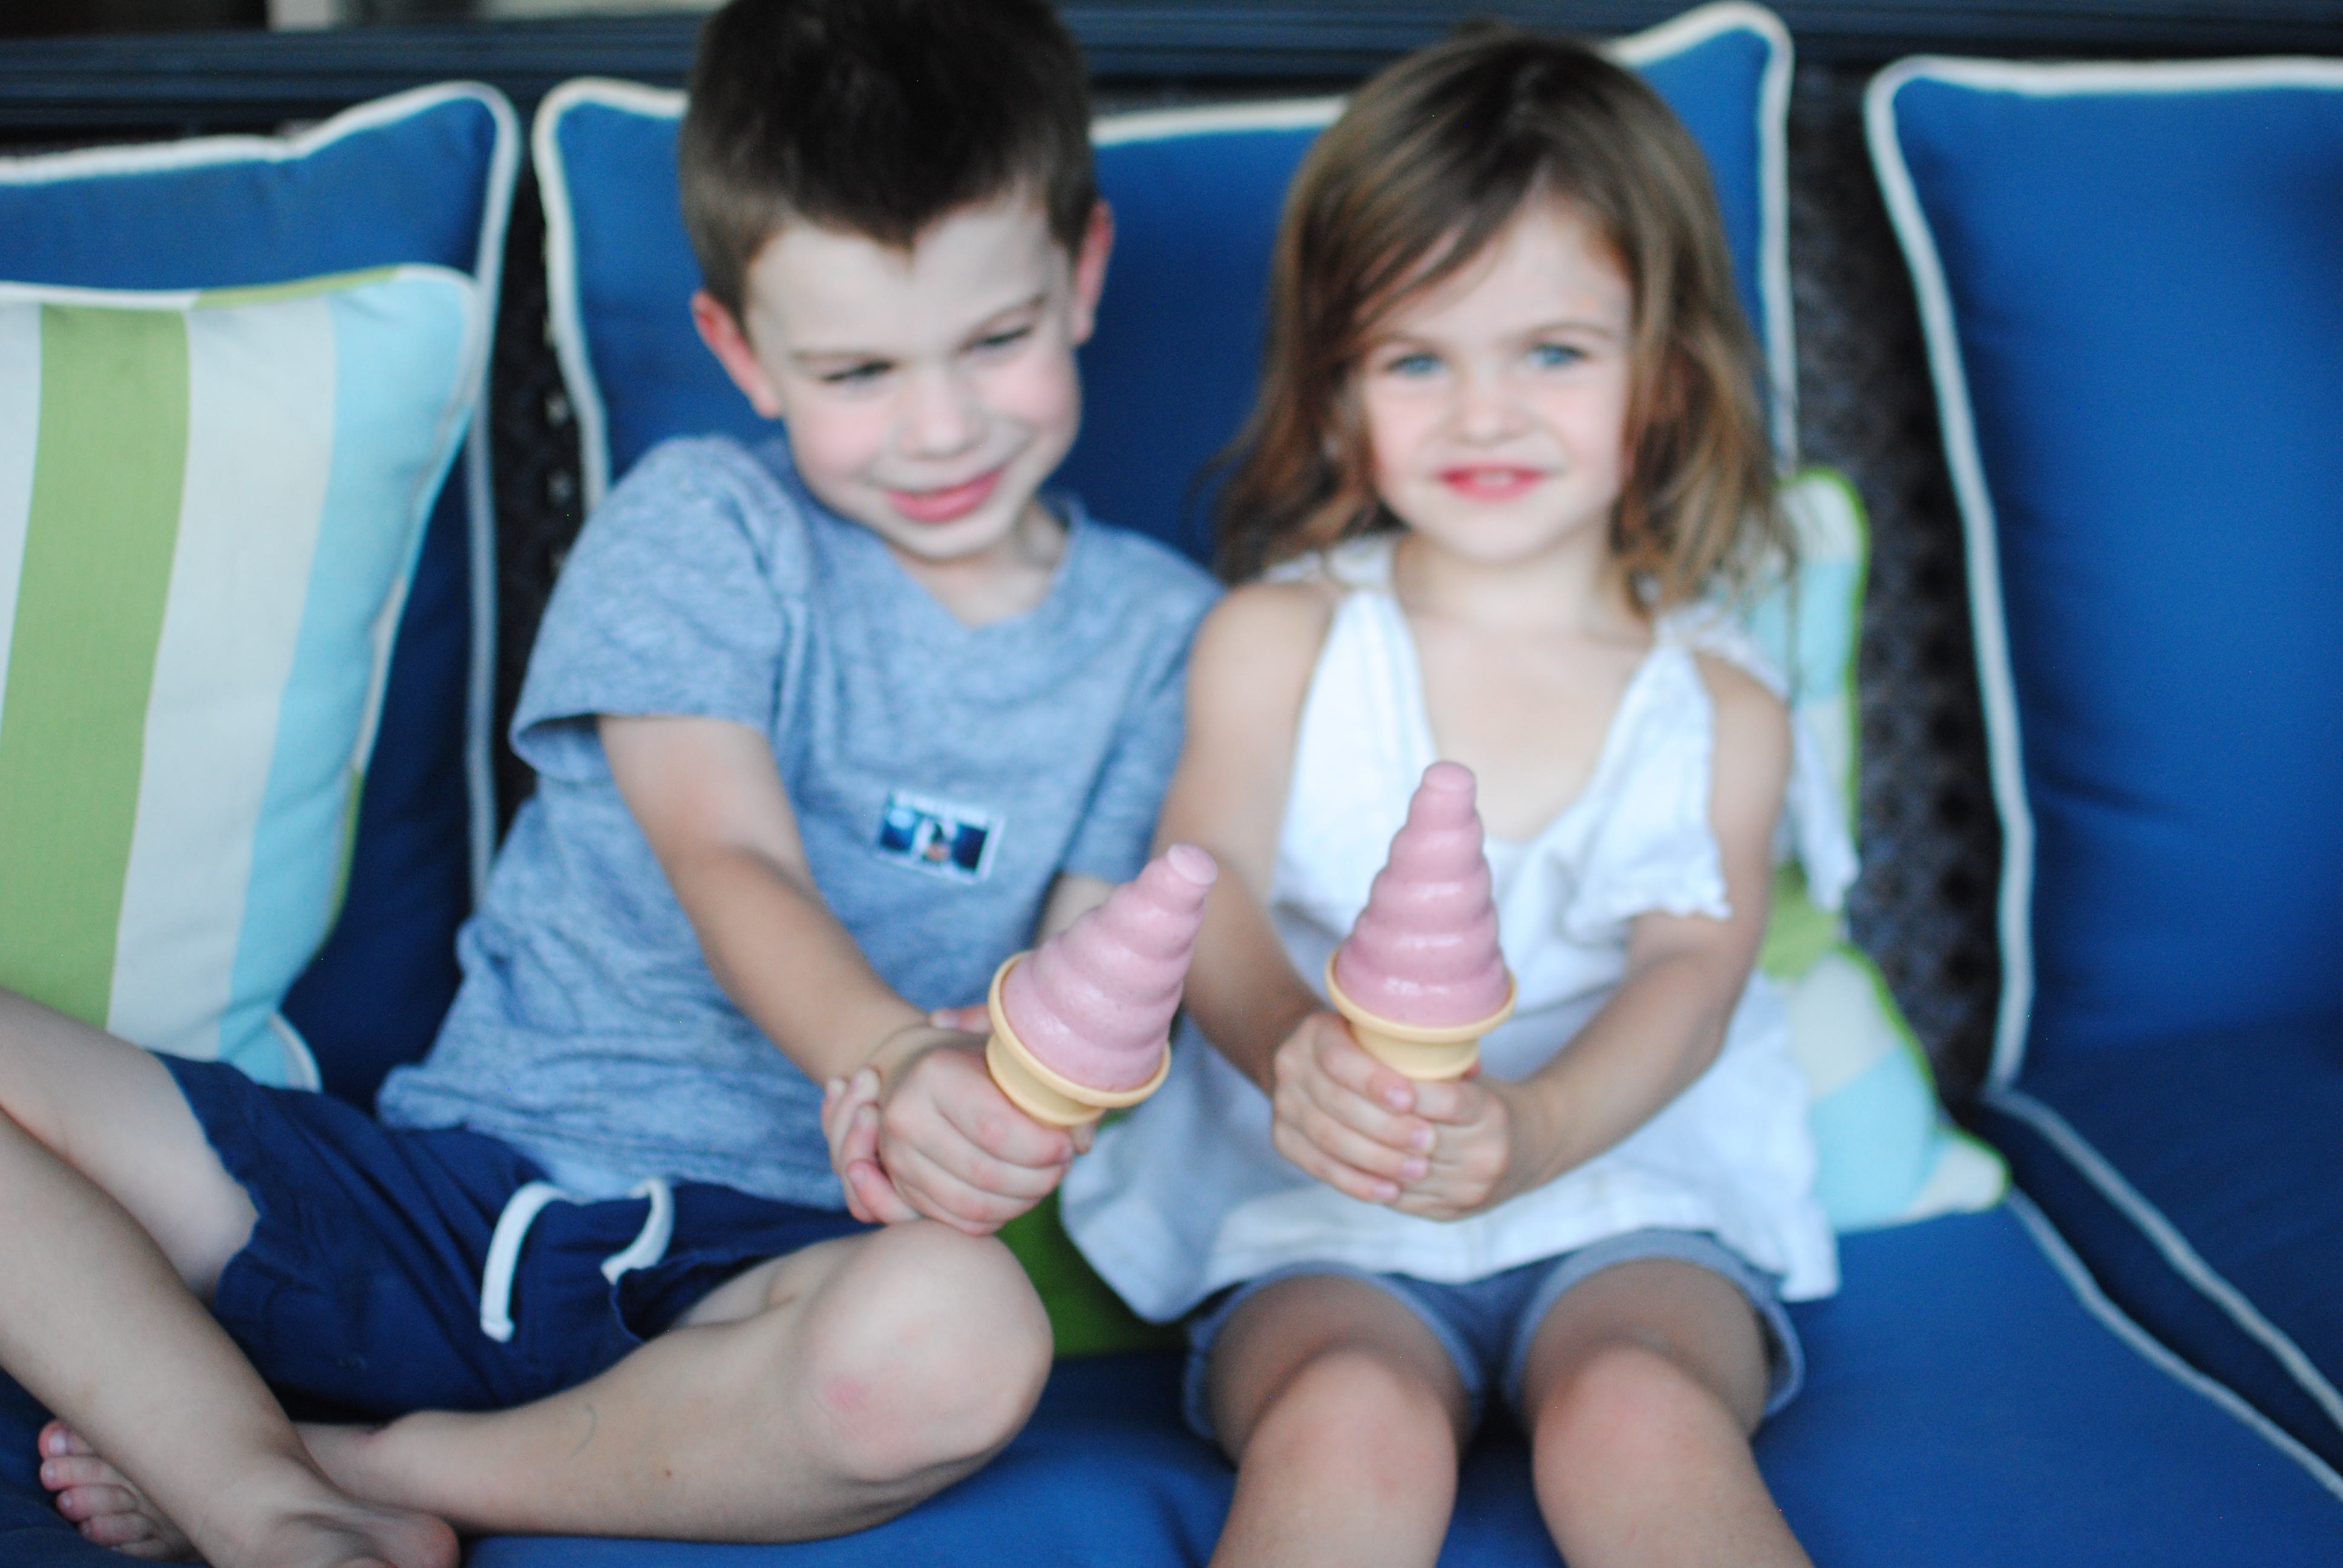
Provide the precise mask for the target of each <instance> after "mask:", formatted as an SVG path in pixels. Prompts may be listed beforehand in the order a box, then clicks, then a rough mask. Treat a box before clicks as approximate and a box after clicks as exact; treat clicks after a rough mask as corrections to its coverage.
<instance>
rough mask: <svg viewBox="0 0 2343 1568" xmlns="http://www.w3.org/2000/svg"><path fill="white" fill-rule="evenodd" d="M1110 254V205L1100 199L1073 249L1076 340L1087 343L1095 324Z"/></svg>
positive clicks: (1111, 215) (1111, 221) (1104, 290)
mask: <svg viewBox="0 0 2343 1568" xmlns="http://www.w3.org/2000/svg"><path fill="white" fill-rule="evenodd" d="M1113 254H1114V209H1113V208H1112V207H1111V206H1107V205H1106V203H1104V202H1103V201H1101V202H1099V203H1097V204H1096V205H1095V206H1092V207H1091V220H1090V223H1089V224H1088V225H1087V226H1085V227H1084V228H1083V230H1082V244H1081V249H1079V250H1077V251H1076V252H1074V321H1073V328H1074V331H1073V337H1074V342H1075V343H1076V344H1083V343H1088V342H1089V341H1090V340H1091V332H1092V330H1094V329H1095V328H1096V327H1097V326H1098V303H1099V297H1101V295H1103V294H1104V293H1105V292H1106V264H1107V258H1108V257H1110V256H1112V255H1113Z"/></svg>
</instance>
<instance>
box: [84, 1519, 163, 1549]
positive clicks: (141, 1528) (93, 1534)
mask: <svg viewBox="0 0 2343 1568" xmlns="http://www.w3.org/2000/svg"><path fill="white" fill-rule="evenodd" d="M81 1533H82V1536H83V1538H84V1539H85V1540H88V1541H95V1542H96V1543H98V1544H99V1545H100V1546H113V1547H117V1548H119V1547H126V1546H131V1545H134V1544H136V1543H138V1542H141V1541H151V1540H153V1539H154V1538H155V1523H154V1521H152V1520H150V1519H148V1518H147V1517H146V1515H145V1514H143V1513H122V1512H119V1511H110V1512H107V1513H100V1514H98V1515H97V1516H96V1517H95V1518H91V1519H85V1520H83V1521H82V1523H81Z"/></svg>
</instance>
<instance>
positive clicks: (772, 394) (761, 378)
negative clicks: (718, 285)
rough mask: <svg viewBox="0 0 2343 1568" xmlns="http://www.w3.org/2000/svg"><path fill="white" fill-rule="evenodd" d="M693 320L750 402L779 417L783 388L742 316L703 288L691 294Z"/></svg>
mask: <svg viewBox="0 0 2343 1568" xmlns="http://www.w3.org/2000/svg"><path fill="white" fill-rule="evenodd" d="M691 324H692V326H694V327H698V328H699V340H700V341H701V342H702V343H705V344H707V345H708V351H709V353H710V354H713V355H715V356H716V363H718V364H719V365H721V366H722V367H724V374H725V375H727V376H729V377H732V385H733V386H735V387H739V388H740V393H741V396H743V397H746V398H748V399H749V407H752V408H754V409H756V411H757V412H758V413H759V414H761V415H763V416H764V417H766V418H768V419H778V418H779V417H781V394H780V389H779V387H775V386H774V385H773V378H772V377H769V376H768V375H766V374H765V367H764V366H763V365H762V364H760V363H759V361H758V358H757V350H756V347H755V346H754V345H753V344H751V343H750V342H749V334H748V332H747V331H746V330H745V329H743V328H742V327H741V326H740V322H739V318H738V317H735V316H734V315H733V314H732V313H731V312H730V311H729V310H727V309H725V308H724V307H723V306H722V305H720V304H719V303H718V302H717V299H716V297H715V296H714V295H712V294H710V293H709V292H708V290H706V289H704V288H702V289H698V290H695V291H694V292H693V294H692V297H691Z"/></svg>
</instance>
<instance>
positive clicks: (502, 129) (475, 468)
mask: <svg viewBox="0 0 2343 1568" xmlns="http://www.w3.org/2000/svg"><path fill="white" fill-rule="evenodd" d="M478 95H479V99H480V102H482V103H484V104H486V105H487V106H488V114H489V116H490V117H491V118H492V119H493V120H494V121H495V122H496V127H497V130H496V144H495V146H494V148H493V150H492V151H491V152H490V154H489V156H488V182H487V185H488V188H487V190H486V192H485V193H484V194H485V204H484V206H483V208H482V210H481V214H480V249H479V257H478V262H477V264H476V265H475V266H474V268H473V275H474V276H477V277H478V279H479V280H480V304H481V316H482V326H481V336H482V338H483V349H482V356H481V378H480V383H479V387H478V400H477V401H476V402H475V403H474V405H473V408H472V428H471V430H470V431H469V432H468V435H467V437H466V439H465V447H464V496H465V499H466V501H467V502H468V507H467V508H466V510H467V512H468V514H469V518H470V522H471V538H470V539H469V541H468V543H469V544H470V547H471V548H470V552H469V556H470V559H469V563H468V564H469V565H470V568H471V571H470V574H469V575H470V578H471V581H470V584H469V586H470V588H471V590H472V618H471V626H472V649H471V653H472V667H471V670H470V672H469V674H470V678H469V679H468V681H467V682H466V683H465V690H464V787H465V791H466V793H467V794H468V795H469V797H470V798H471V804H472V821H471V829H472V831H471V851H472V902H473V904H474V905H475V906H478V904H479V902H480V900H483V899H485V898H486V897H487V896H488V867H489V864H490V863H491V862H492V861H494V860H495V859H496V854H497V776H496V765H495V760H494V745H493V742H494V739H495V737H494V735H493V733H492V731H493V730H494V729H495V727H496V697H497V489H496V478H495V475H494V473H493V472H492V471H491V469H490V467H489V464H490V460H491V459H490V452H489V447H490V445H491V442H492V437H494V434H495V429H494V427H495V423H496V421H495V419H494V418H493V417H492V413H491V410H490V409H489V407H488V375H487V370H488V359H490V358H491V357H494V355H495V353H496V341H497V310H498V305H499V304H500V303H501V298H502V294H503V288H502V284H503V278H504V266H505V235H506V233H507V231H508V229H509V228H510V227H511V224H512V198H513V186H514V183H515V181H516V180H517V179H518V177H519V175H520V118H519V116H517V115H515V114H514V113H513V106H512V105H511V104H510V103H508V102H507V101H506V98H505V95H503V94H502V93H499V92H498V91H497V90H496V89H495V88H493V87H482V88H481V89H480V90H479V94H478Z"/></svg>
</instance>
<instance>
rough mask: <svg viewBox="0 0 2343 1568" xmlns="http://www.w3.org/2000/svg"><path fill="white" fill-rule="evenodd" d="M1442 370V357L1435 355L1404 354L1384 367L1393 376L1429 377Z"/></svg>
mask: <svg viewBox="0 0 2343 1568" xmlns="http://www.w3.org/2000/svg"><path fill="white" fill-rule="evenodd" d="M1439 368H1440V357H1439V356H1437V355H1433V354H1403V355H1401V356H1400V357H1398V358H1396V359H1394V360H1393V361H1392V362H1391V363H1390V364H1388V365H1386V366H1384V367H1383V370H1384V372H1385V373H1386V374H1388V375H1392V376H1429V375H1431V374H1432V373H1433V371H1435V370H1437V369H1439Z"/></svg>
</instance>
